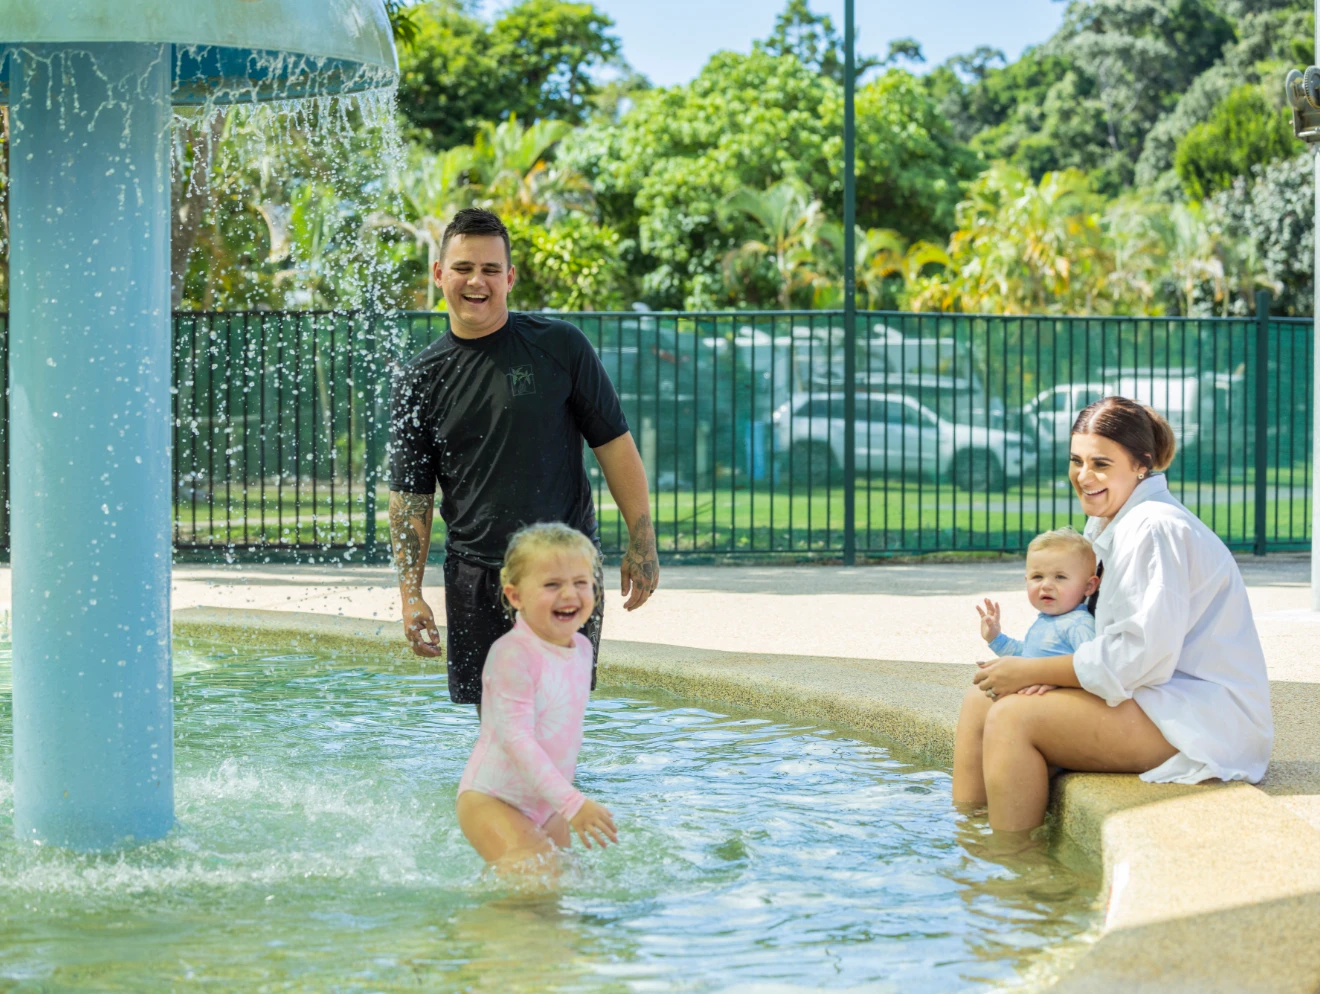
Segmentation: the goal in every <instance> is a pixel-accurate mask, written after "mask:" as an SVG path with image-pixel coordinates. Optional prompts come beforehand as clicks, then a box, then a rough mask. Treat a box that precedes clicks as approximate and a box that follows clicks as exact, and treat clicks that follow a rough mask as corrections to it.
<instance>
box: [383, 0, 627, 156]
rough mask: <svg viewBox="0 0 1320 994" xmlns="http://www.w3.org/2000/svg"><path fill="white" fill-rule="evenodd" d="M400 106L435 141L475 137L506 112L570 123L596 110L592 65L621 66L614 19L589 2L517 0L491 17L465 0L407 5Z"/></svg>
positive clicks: (443, 144) (439, 144)
mask: <svg viewBox="0 0 1320 994" xmlns="http://www.w3.org/2000/svg"><path fill="white" fill-rule="evenodd" d="M409 14H410V17H411V21H412V23H413V25H414V26H415V36H414V38H413V40H412V43H411V45H409V46H408V47H406V48H405V49H404V50H403V51H402V52H401V53H400V59H399V62H400V80H399V108H400V110H402V111H403V113H404V115H405V116H406V117H407V119H408V121H409V122H410V123H411V124H412V125H413V126H414V127H415V128H416V129H418V131H419V132H421V133H422V134H424V135H425V136H426V137H427V141H428V142H429V143H430V144H431V145H432V146H433V147H435V148H439V149H444V148H451V147H453V146H455V145H463V144H469V143H471V142H472V141H473V140H474V139H475V137H476V135H477V131H478V129H479V128H480V126H481V124H482V122H499V121H502V120H505V119H506V118H508V117H509V116H511V115H516V116H518V117H520V118H522V119H523V120H525V121H534V120H538V119H543V118H546V119H548V118H553V119H555V120H561V121H567V122H570V123H573V124H577V123H581V122H582V121H584V120H586V119H587V118H588V117H589V116H590V115H591V113H592V111H593V109H594V106H595V105H594V100H595V98H596V96H597V95H598V93H599V92H600V86H599V84H598V83H597V82H596V80H595V79H594V77H593V75H592V70H594V69H598V68H600V67H602V66H605V65H608V64H619V65H621V63H620V59H619V51H620V46H619V40H618V38H616V37H615V36H614V35H613V34H611V33H610V29H611V28H612V27H613V26H614V22H613V21H611V20H610V18H609V17H607V16H606V15H605V14H603V13H601V12H600V11H598V10H597V9H596V8H595V7H594V6H593V5H592V4H590V3H569V2H565V0H522V2H521V3H518V4H516V5H514V6H513V7H510V8H509V9H508V10H506V11H505V12H504V13H503V14H501V15H500V16H499V17H498V18H497V19H496V20H495V22H494V23H493V24H487V23H486V22H485V21H483V20H481V19H480V18H478V17H475V16H473V15H472V14H470V13H469V12H468V9H467V6H466V4H464V3H462V2H461V0H430V2H429V3H426V4H421V5H418V6H416V7H412V8H409Z"/></svg>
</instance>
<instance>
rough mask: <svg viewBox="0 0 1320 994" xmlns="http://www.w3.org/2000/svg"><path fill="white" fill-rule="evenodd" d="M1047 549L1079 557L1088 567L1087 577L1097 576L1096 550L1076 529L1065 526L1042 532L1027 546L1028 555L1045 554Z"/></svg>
mask: <svg viewBox="0 0 1320 994" xmlns="http://www.w3.org/2000/svg"><path fill="white" fill-rule="evenodd" d="M1046 549H1060V550H1063V551H1067V552H1071V553H1073V554H1075V555H1077V556H1078V557H1079V558H1080V559H1081V560H1082V562H1083V563H1084V564H1085V565H1086V571H1087V572H1086V575H1087V576H1088V577H1090V576H1095V549H1094V548H1092V546H1091V543H1090V541H1089V540H1088V539H1087V538H1086V536H1084V535H1083V534H1082V533H1081V532H1079V531H1078V530H1077V529H1076V528H1068V527H1067V526H1065V527H1063V528H1056V529H1054V531H1049V532H1042V533H1041V534H1039V535H1037V536H1036V537H1035V538H1033V539H1032V540H1031V544H1030V545H1028V546H1027V555H1031V554H1032V553H1033V552H1044V551H1045V550H1046Z"/></svg>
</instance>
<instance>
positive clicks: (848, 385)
mask: <svg viewBox="0 0 1320 994" xmlns="http://www.w3.org/2000/svg"><path fill="white" fill-rule="evenodd" d="M1317 3H1320V0H1317ZM856 38H857V35H856V31H855V26H854V23H853V0H844V6H843V483H844V487H845V488H846V489H845V490H844V494H843V562H844V565H846V566H852V565H854V564H855V563H856V562H857V222H856V213H857V177H856V169H857V163H856V156H855V145H856V134H855V131H856V90H857V83H856V79H855V75H854V73H855V66H856V55H855V49H856V47H857V46H856Z"/></svg>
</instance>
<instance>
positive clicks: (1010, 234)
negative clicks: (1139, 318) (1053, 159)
mask: <svg viewBox="0 0 1320 994" xmlns="http://www.w3.org/2000/svg"><path fill="white" fill-rule="evenodd" d="M1102 203H1103V202H1102V199H1101V198H1100V197H1099V196H1098V195H1097V194H1096V192H1095V190H1094V189H1093V188H1092V185H1091V183H1090V181H1089V179H1088V178H1087V176H1086V175H1085V174H1083V173H1081V172H1079V171H1077V170H1067V171H1063V172H1053V173H1046V174H1045V176H1043V177H1042V178H1041V180H1040V182H1039V183H1033V182H1032V181H1031V178H1030V177H1029V176H1028V175H1027V174H1026V173H1024V172H1022V171H1021V170H1019V169H1015V168H1013V167H1011V166H1007V165H1004V164H998V165H996V166H994V167H992V168H991V169H990V170H988V171H987V172H986V173H985V174H984V175H983V176H981V177H980V178H979V179H978V180H977V181H976V182H975V183H973V184H972V185H971V187H970V188H969V190H968V193H967V199H966V200H964V201H963V202H962V203H961V204H959V205H958V229H957V230H956V231H955V232H954V233H953V235H952V237H951V238H950V239H949V250H948V256H949V259H950V262H951V265H950V266H949V267H948V269H947V270H946V272H945V273H944V274H942V275H935V276H932V277H928V278H926V279H924V280H920V281H918V284H919V285H918V286H915V287H913V288H912V289H911V290H910V292H909V306H912V307H914V308H916V309H921V308H924V307H926V306H931V305H935V306H938V307H940V309H944V308H946V307H948V306H949V305H953V306H955V307H957V308H958V309H960V310H966V311H978V312H979V311H986V312H990V313H999V314H1024V313H1055V314H1057V313H1083V314H1084V313H1090V312H1092V311H1093V309H1094V308H1095V306H1096V304H1097V297H1098V295H1097V291H1098V289H1099V288H1100V287H1101V286H1102V285H1103V278H1104V276H1105V274H1106V273H1107V272H1108V271H1109V269H1110V268H1111V266H1112V263H1111V261H1110V258H1109V254H1108V246H1107V245H1106V244H1105V238H1104V232H1103V229H1102V227H1101V220H1100V210H1101V207H1102Z"/></svg>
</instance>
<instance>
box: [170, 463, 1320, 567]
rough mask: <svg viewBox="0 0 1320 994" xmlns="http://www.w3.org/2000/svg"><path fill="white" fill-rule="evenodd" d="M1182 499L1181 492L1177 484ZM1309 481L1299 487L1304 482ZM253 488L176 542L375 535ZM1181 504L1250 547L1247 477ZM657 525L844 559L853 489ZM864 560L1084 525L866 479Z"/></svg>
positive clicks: (672, 507) (1035, 497) (673, 534)
mask: <svg viewBox="0 0 1320 994" xmlns="http://www.w3.org/2000/svg"><path fill="white" fill-rule="evenodd" d="M1174 483H1175V487H1174V490H1175V493H1177V492H1178V488H1177V485H1176V484H1177V481H1174ZM1299 484H1300V481H1299ZM267 493H268V496H267V498H266V499H265V500H262V499H260V496H259V493H258V492H257V491H251V492H250V493H249V495H248V499H247V503H246V505H245V504H244V501H243V497H242V494H241V492H235V491H234V490H233V489H232V488H231V495H230V499H229V500H228V501H226V500H225V499H224V495H223V494H217V495H215V497H213V498H211V499H209V500H200V499H199V500H197V501H195V502H194V501H191V500H189V501H184V502H181V503H180V504H179V505H178V508H177V511H178V513H177V515H176V543H177V544H179V545H181V546H194V547H195V546H198V545H201V546H207V547H219V548H224V547H226V546H229V545H236V546H249V545H264V546H276V547H279V546H285V547H291V546H304V547H306V546H322V547H344V546H354V547H357V548H358V549H361V547H362V546H363V544H364V542H365V538H366V529H365V525H366V522H365V520H364V511H365V508H364V503H363V499H362V493H361V491H360V490H355V491H354V493H353V497H352V501H351V502H350V501H348V500H346V499H345V496H344V493H343V492H342V490H341V491H340V492H337V494H336V498H335V500H334V502H333V503H332V502H331V500H330V497H329V494H328V493H327V492H322V493H319V494H318V495H317V497H316V499H315V500H313V499H312V496H311V494H310V493H308V494H306V495H303V496H301V497H297V496H295V495H294V494H292V493H290V492H286V493H285V494H284V496H283V499H282V500H278V499H276V497H275V495H274V494H273V492H272V491H267ZM1182 497H1183V500H1184V501H1185V503H1187V505H1188V506H1189V507H1190V508H1191V509H1192V510H1193V511H1194V512H1196V513H1198V514H1199V515H1200V516H1201V517H1202V519H1203V520H1205V521H1206V522H1207V523H1208V524H1210V525H1211V527H1213V528H1214V530H1215V532H1216V533H1217V534H1218V535H1219V536H1220V537H1221V538H1223V539H1224V540H1225V541H1226V542H1228V543H1229V544H1231V545H1247V544H1250V543H1251V541H1252V539H1253V537H1254V529H1255V500H1254V489H1253V488H1252V487H1251V485H1250V484H1248V483H1245V482H1242V481H1236V482H1234V481H1230V482H1219V483H1214V484H1211V483H1205V484H1203V485H1202V486H1201V487H1200V488H1199V489H1198V488H1196V487H1192V486H1188V487H1187V488H1186V489H1185V490H1184V491H1183V494H1182ZM387 506H388V494H387V492H386V491H384V490H382V491H381V492H380V493H379V494H378V496H377V504H376V507H377V512H376V529H377V530H376V536H377V542H378V548H379V549H380V550H383V549H385V548H386V547H387V545H388V540H389V539H388V536H389V522H388V518H387V513H386V509H387ZM652 510H653V520H654V521H655V525H656V535H657V539H658V542H659V546H660V550H661V552H662V553H695V554H707V555H722V554H736V555H743V554H746V555H757V554H762V555H775V554H799V555H802V554H811V555H829V554H831V553H833V554H836V555H837V554H840V553H841V552H842V548H843V522H844V491H843V489H842V488H841V487H832V488H825V487H816V488H811V489H809V490H807V491H806V492H803V490H802V489H801V488H800V487H797V486H795V487H794V490H793V492H792V493H791V494H790V493H788V492H787V491H784V492H780V491H774V492H772V491H771V490H770V489H769V488H768V486H767V487H766V488H765V489H753V488H750V487H749V488H747V489H730V488H729V487H728V486H727V485H726V486H722V487H720V486H717V487H716V488H715V489H714V490H710V489H705V490H700V491H694V490H671V491H664V492H661V493H660V494H659V495H653V504H652ZM598 515H599V520H600V532H601V540H602V542H603V544H604V546H605V549H606V551H607V552H617V551H619V550H620V549H622V548H623V546H624V545H625V544H626V542H627V530H626V528H624V525H623V522H622V520H621V517H620V515H619V513H618V509H617V508H616V507H615V505H614V503H613V501H612V500H611V498H610V496H609V494H608V493H605V494H604V495H603V497H602V498H601V499H600V500H599V501H598ZM856 515H857V549H858V552H859V554H871V555H881V556H883V555H893V554H920V553H931V552H958V551H976V550H1021V549H1024V548H1025V547H1026V544H1027V543H1028V542H1029V541H1030V540H1031V538H1032V537H1033V536H1034V535H1036V534H1038V533H1039V532H1042V531H1046V530H1048V529H1051V528H1058V527H1061V526H1063V525H1072V526H1073V527H1077V528H1080V527H1082V526H1083V525H1084V524H1085V519H1084V518H1082V516H1081V515H1080V514H1078V512H1077V505H1076V501H1075V499H1074V498H1073V495H1072V492H1071V491H1070V490H1068V489H1066V488H1063V487H1055V488H1046V487H1042V488H1041V490H1040V491H1039V492H1038V491H1037V490H1036V487H1035V481H1034V480H1033V481H1031V482H1030V483H1029V485H1028V486H1026V487H1012V488H1001V489H1000V490H999V491H997V492H994V493H990V494H984V493H982V494H969V493H967V492H965V491H962V490H958V489H956V488H952V487H950V486H948V485H947V484H941V485H940V486H938V487H936V486H934V485H933V484H923V485H921V486H920V487H918V486H916V485H914V484H909V485H908V486H906V487H902V486H898V485H891V486H888V487H886V486H885V484H884V483H883V481H871V482H870V483H869V485H868V483H867V482H865V481H863V482H860V483H859V484H858V487H857V499H856ZM1309 515H1310V502H1309V500H1308V499H1307V497H1306V495H1305V492H1304V491H1303V490H1302V489H1301V487H1300V485H1298V486H1296V487H1273V485H1272V487H1271V491H1270V499H1269V500H1267V501H1266V515H1265V520H1266V531H1267V534H1269V535H1270V536H1271V537H1272V538H1271V541H1278V542H1280V543H1290V544H1301V543H1304V542H1306V541H1307V540H1308V538H1309V534H1310V523H1309ZM444 534H445V533H444V524H443V522H441V521H440V518H439V515H438V514H437V515H436V518H435V527H434V530H433V537H432V549H433V552H438V551H439V550H440V549H441V548H443V545H444Z"/></svg>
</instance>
